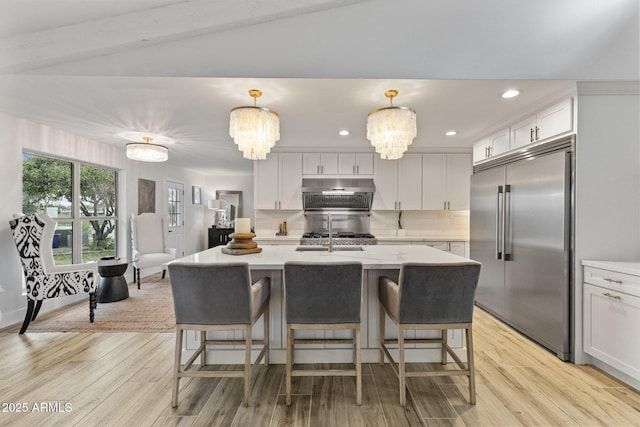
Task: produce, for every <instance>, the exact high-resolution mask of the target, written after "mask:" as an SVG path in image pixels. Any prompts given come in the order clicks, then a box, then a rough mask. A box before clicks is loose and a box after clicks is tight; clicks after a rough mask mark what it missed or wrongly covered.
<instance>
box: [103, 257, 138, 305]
mask: <svg viewBox="0 0 640 427" xmlns="http://www.w3.org/2000/svg"><path fill="white" fill-rule="evenodd" d="M129 262H130V261H129V260H127V259H122V258H112V257H105V258H100V260H99V261H98V274H99V275H100V284H99V285H98V302H115V301H120V300H123V299H127V298H129V287H128V286H127V281H126V280H125V278H124V276H123V274H124V272H125V271H127V267H128V266H129Z"/></svg>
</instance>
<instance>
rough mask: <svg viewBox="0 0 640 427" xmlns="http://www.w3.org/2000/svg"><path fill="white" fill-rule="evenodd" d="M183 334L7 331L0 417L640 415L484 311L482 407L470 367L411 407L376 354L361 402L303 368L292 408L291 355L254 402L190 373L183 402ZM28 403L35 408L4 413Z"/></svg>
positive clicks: (412, 400) (638, 419)
mask: <svg viewBox="0 0 640 427" xmlns="http://www.w3.org/2000/svg"><path fill="white" fill-rule="evenodd" d="M174 337H175V335H174V334H173V333H31V334H30V333H28V332H27V333H26V334H25V335H24V336H19V335H18V334H17V333H16V331H13V330H12V329H10V330H7V331H4V332H0V402H2V405H3V406H2V408H0V411H1V412H0V425H2V426H9V425H16V426H23V425H24V426H36V425H42V426H71V425H79V426H108V425H118V426H150V425H153V426H165V425H185V426H188V425H193V426H196V425H197V426H250V427H254V426H340V427H341V426H367V427H368V426H418V425H429V426H432V425H434V426H451V425H456V426H477V425H484V426H497V425H500V426H519V425H522V426H533V425H539V426H569V425H574V426H575V425H581V426H582V425H584V426H597V425H601V426H623V425H627V426H632V425H635V426H637V425H640V394H639V393H638V392H637V391H635V390H633V389H631V388H629V387H627V386H625V384H623V383H621V382H619V381H617V380H615V379H613V378H611V377H610V376H608V375H606V374H604V373H602V372H601V371H599V370H598V369H595V368H593V367H590V366H575V365H572V364H568V363H563V362H561V361H560V360H559V359H557V358H556V357H555V356H553V355H552V354H550V353H548V352H547V351H545V350H543V349H541V348H540V347H538V346H537V345H536V344H534V343H532V342H530V341H528V340H527V339H525V338H523V337H522V336H520V335H519V334H517V333H515V332H513V331H512V330H511V329H509V328H507V327H505V326H504V325H503V324H501V323H500V322H497V321H496V320H495V319H493V318H492V317H491V316H489V315H487V314H486V313H484V312H482V311H481V310H479V309H476V316H475V320H474V344H475V355H476V381H477V405H475V406H472V405H469V404H468V403H467V396H468V394H467V382H466V379H465V378H464V377H461V378H432V379H429V378H412V379H409V380H408V385H409V393H408V405H407V407H406V408H402V407H400V405H399V404H398V390H397V388H398V382H397V379H396V378H395V376H394V374H393V372H392V370H391V368H390V367H389V365H388V364H387V365H386V366H385V367H384V368H382V367H380V366H379V365H378V364H367V365H364V366H363V399H362V406H360V407H358V406H356V405H355V383H354V379H353V378H340V377H327V378H322V377H315V378H295V381H294V384H293V399H292V405H291V407H289V408H287V407H286V406H285V405H284V365H272V366H270V367H269V368H265V367H260V368H259V369H257V371H256V373H255V374H254V375H253V378H252V385H251V399H250V405H251V406H250V407H249V408H243V407H242V405H241V402H242V381H241V380H238V379H229V378H225V379H193V380H189V379H185V380H182V381H181V392H180V404H179V407H178V408H177V409H175V410H174V409H172V408H171V405H170V400H171V368H172V363H173V356H172V352H173V345H174ZM435 366H439V365H435ZM22 403H25V404H26V409H27V413H16V412H13V413H11V412H5V410H13V411H15V410H16V407H15V404H22ZM42 403H45V404H46V403H53V405H50V406H49V407H48V408H45V409H46V410H44V411H42V410H41V411H39V412H37V411H35V409H34V405H36V404H37V405H41V404H42ZM56 403H58V404H59V407H58V408H56V407H55V404H56ZM65 403H69V404H70V407H65V406H64V404H65ZM11 404H14V406H10V405H11ZM38 408H40V406H38Z"/></svg>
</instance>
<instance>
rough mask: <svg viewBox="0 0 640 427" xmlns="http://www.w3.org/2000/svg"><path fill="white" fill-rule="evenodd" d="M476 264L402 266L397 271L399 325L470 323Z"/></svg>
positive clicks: (412, 264)
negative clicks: (398, 273)
mask: <svg viewBox="0 0 640 427" xmlns="http://www.w3.org/2000/svg"><path fill="white" fill-rule="evenodd" d="M479 275H480V264H479V263H477V262H473V261H472V262H462V263H455V264H432V263H405V264H403V265H402V268H401V270H400V279H399V283H398V284H399V293H400V310H399V319H398V320H399V321H400V323H470V322H471V321H472V319H473V304H474V300H475V294H476V288H477V287H478V277H479Z"/></svg>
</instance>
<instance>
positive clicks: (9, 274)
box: [0, 113, 253, 327]
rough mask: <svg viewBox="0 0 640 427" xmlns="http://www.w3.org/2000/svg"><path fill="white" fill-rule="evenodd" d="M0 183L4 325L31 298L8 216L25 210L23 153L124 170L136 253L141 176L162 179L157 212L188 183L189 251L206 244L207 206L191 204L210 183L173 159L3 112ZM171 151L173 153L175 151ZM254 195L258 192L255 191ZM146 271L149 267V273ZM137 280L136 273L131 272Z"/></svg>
mask: <svg viewBox="0 0 640 427" xmlns="http://www.w3.org/2000/svg"><path fill="white" fill-rule="evenodd" d="M0 147H2V156H1V157H0V182H2V183H3V185H4V188H3V196H4V197H3V201H2V203H0V287H1V288H0V312H1V313H2V321H1V323H0V327H4V326H6V325H9V324H13V323H17V322H22V320H23V319H24V315H25V311H26V297H25V296H23V295H22V268H21V264H20V259H19V258H18V254H17V252H16V249H15V244H14V241H13V237H12V236H11V230H10V229H9V223H8V221H9V220H10V219H11V217H12V215H13V214H14V213H16V212H20V211H21V210H22V152H23V150H26V151H31V152H34V153H39V154H45V155H46V154H48V155H51V156H55V157H61V158H66V159H70V160H79V161H82V162H86V163H92V164H96V165H104V166H107V167H112V168H116V169H118V170H119V173H120V180H119V183H118V184H119V190H120V199H119V209H120V222H119V223H118V229H119V232H118V253H119V254H120V255H121V256H126V257H128V258H130V257H131V248H130V244H129V242H130V235H131V232H130V226H129V221H128V218H129V215H130V213H131V212H136V213H137V205H138V193H137V191H138V185H137V182H138V178H144V179H151V180H154V181H156V212H164V209H165V206H164V203H163V202H164V200H165V198H164V197H163V196H162V194H163V192H164V183H165V181H166V180H167V179H171V180H174V181H177V182H182V183H183V184H184V186H185V202H186V203H185V251H186V252H187V253H193V252H197V251H200V250H202V249H204V248H205V243H206V242H205V229H206V226H205V224H204V217H205V216H204V211H205V208H204V206H205V205H193V204H191V186H192V185H197V186H201V187H203V188H204V187H205V177H204V176H203V175H199V174H196V173H193V172H190V171H187V170H184V169H180V168H176V167H173V166H171V165H170V163H162V164H148V163H142V162H134V161H131V160H128V159H127V158H126V155H125V152H124V150H122V149H118V148H114V147H112V146H108V145H105V144H99V143H97V142H95V141H90V140H87V139H86V138H81V137H78V136H76V135H73V134H70V133H69V132H66V131H64V130H59V129H53V128H51V127H48V126H44V125H40V124H37V123H33V122H29V121H28V120H24V119H19V118H16V117H13V116H9V115H6V114H2V113H0ZM169 155H171V154H169ZM251 197H253V196H251ZM143 274H144V272H143ZM130 280H131V275H130ZM81 298H86V296H84V295H81V296H77V297H76V296H72V297H65V298H56V299H53V300H47V301H46V302H44V303H43V305H42V312H45V311H49V310H51V309H53V308H57V307H60V306H62V305H66V304H69V303H72V302H74V301H76V300H78V299H81Z"/></svg>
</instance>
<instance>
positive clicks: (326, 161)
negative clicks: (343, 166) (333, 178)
mask: <svg viewBox="0 0 640 427" xmlns="http://www.w3.org/2000/svg"><path fill="white" fill-rule="evenodd" d="M337 173H338V153H304V154H303V155H302V174H303V175H336V174H337Z"/></svg>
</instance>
